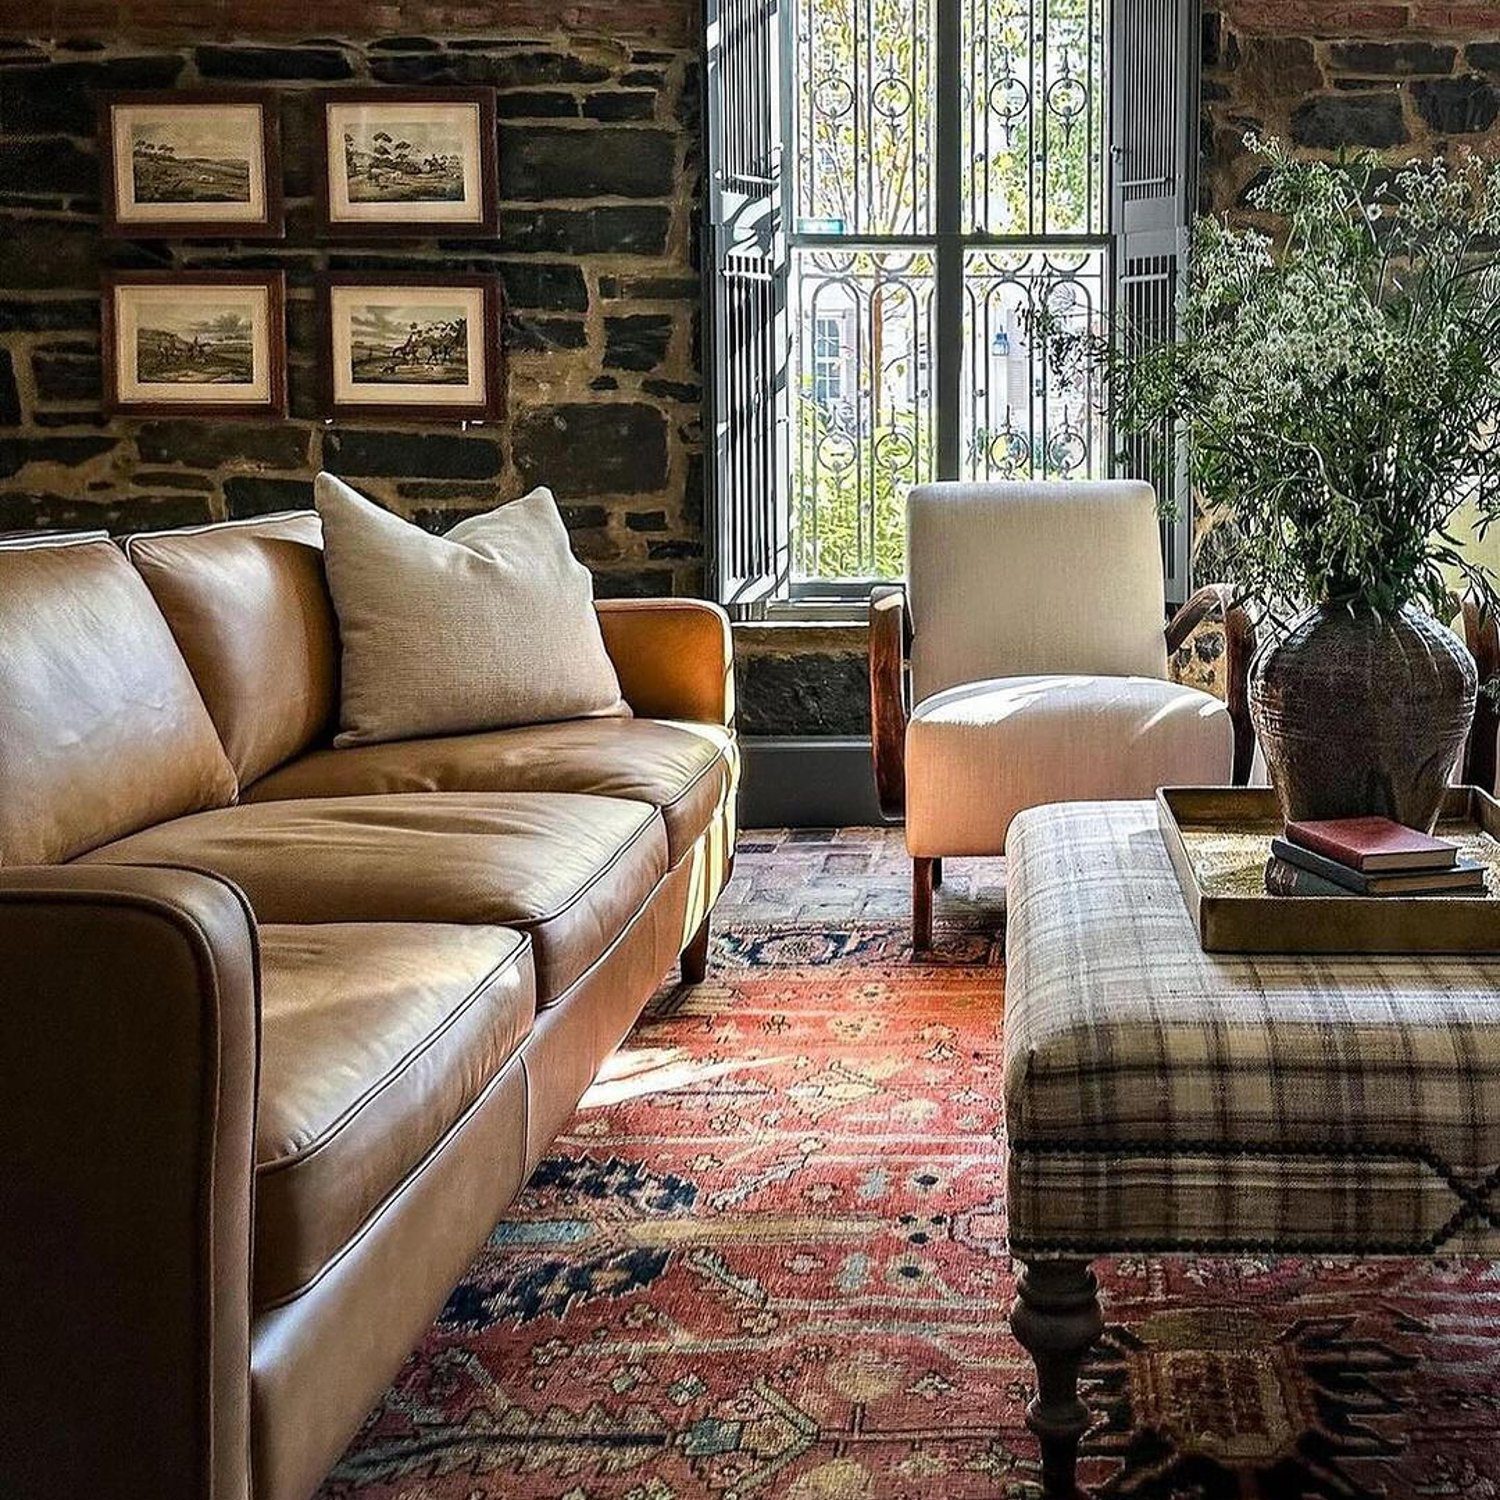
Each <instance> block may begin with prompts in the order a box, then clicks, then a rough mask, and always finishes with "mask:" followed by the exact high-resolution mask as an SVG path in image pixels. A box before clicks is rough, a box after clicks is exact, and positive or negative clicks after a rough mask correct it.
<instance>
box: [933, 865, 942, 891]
mask: <svg viewBox="0 0 1500 1500" xmlns="http://www.w3.org/2000/svg"><path fill="white" fill-rule="evenodd" d="M942 884H943V862H942V860H940V859H935V860H933V862H932V888H933V890H935V891H936V890H940V889H941V888H942Z"/></svg>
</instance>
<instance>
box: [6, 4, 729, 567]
mask: <svg viewBox="0 0 1500 1500" xmlns="http://www.w3.org/2000/svg"><path fill="white" fill-rule="evenodd" d="M138 9H140V8H137V7H132V11H131V14H132V22H131V25H132V31H131V33H129V34H128V37H123V38H122V37H121V36H120V35H111V34H105V35H103V36H100V35H97V34H95V35H92V36H82V37H80V36H69V37H66V38H65V39H62V40H56V41H31V42H24V41H6V42H4V43H0V530H4V529H10V528H32V527H83V526H107V527H109V528H110V529H112V530H116V531H120V530H128V529H132V528H143V527H161V526H172V525H179V524H184V523H190V522H199V521H205V520H209V519H215V518H220V517H224V516H246V515H254V514H257V513H262V512H265V511H271V510H282V509H286V508H288V507H293V506H301V505H305V504H307V503H308V501H309V498H310V494H311V476H312V475H313V474H314V473H316V472H317V470H318V469H319V468H320V467H325V466H326V467H327V468H329V469H332V470H335V471H337V472H338V473H341V474H344V475H346V476H348V477H349V478H351V479H352V480H354V481H355V482H356V483H357V484H358V485H359V486H360V487H361V488H363V489H365V490H367V491H368V492H369V493H371V494H372V495H374V496H376V497H378V498H379V499H381V500H382V501H384V502H386V503H388V504H389V505H391V506H392V507H393V508H395V509H397V510H398V511H400V512H402V513H403V514H406V515H408V516H411V517H412V518H413V519H415V520H417V521H419V522H421V523H422V524H424V525H428V526H441V525H445V524H448V523H449V522H450V521H451V520H452V519H453V518H454V517H456V516H457V515H459V514H462V513H464V512H465V511H471V510H475V509H483V508H486V507H488V506H491V505H493V504H495V503H496V500H497V498H503V497H505V496H513V495H516V494H519V493H521V492H522V491H523V490H524V489H526V488H529V487H530V486H531V485H533V484H536V483H546V484H549V485H551V486H552V487H553V489H554V490H555V491H556V493H557V495H558V498H559V501H560V502H561V503H562V505H563V508H564V514H565V516H566V518H567V521H568V525H569V528H570V530H571V532H572V536H573V542H574V546H575V548H576V550H577V551H578V553H579V555H580V556H581V557H582V558H584V560H585V561H587V562H588V563H589V565H590V566H591V567H592V568H593V569H594V570H595V572H596V575H597V578H598V584H599V589H600V592H601V593H605V594H624V593H642V594H665V593H694V592H699V591H701V587H702V558H703V544H702V491H703V467H702V442H701V431H700V418H701V382H700V378H699V372H698V337H699V330H698V308H699V287H698V279H697V272H696V269H695V251H694V241H695V223H694V219H695V211H696V203H697V180H698V158H699V124H698V114H699V80H698V52H697V44H696V42H695V41H694V40H693V39H692V36H691V34H690V33H689V32H688V31H687V30H686V29H685V28H675V29H674V32H680V33H681V34H675V39H674V40H671V41H663V40H661V39H659V38H658V37H656V36H651V35H646V36H645V37H644V38H643V39H636V38H632V37H626V36H620V35H602V34H582V33H577V32H569V33H560V32H559V31H558V30H557V29H556V25H557V22H556V20H555V19H554V20H553V22H552V25H551V26H549V27H548V28H546V29H543V28H541V27H533V28H531V29H527V28H525V27H522V26H516V27H514V28H513V29H512V30H510V31H507V32H505V33H504V34H498V35H497V34H486V35H460V36H444V37H438V38H434V37H430V36H420V35H415V34H410V33H403V34H401V35H393V36H386V37H377V38H373V39H366V40H363V41H355V40H350V39H341V38H336V37H334V38H326V39H324V38H320V39H318V40H316V41H299V42H295V43H288V42H283V41H280V40H268V39H260V40H257V41H255V42H250V41H243V40H240V41H233V42H228V41H216V40H194V41H176V42H171V43H163V42H156V41H151V42H149V43H148V42H144V41H141V40H138V39H137V34H136V31H135V25H136V22H135V17H136V13H137V10H138ZM366 9H371V10H375V11H377V12H378V10H379V9H380V8H379V7H368V8H366ZM509 9H510V10H511V11H512V12H516V11H519V10H521V9H523V8H522V7H519V6H515V5H512V6H510V7H509ZM620 9H621V11H622V12H623V11H624V10H626V9H628V7H621V8H620ZM652 9H653V8H652V7H647V8H646V11H647V12H648V13H649V12H650V11H651V10H652ZM654 9H655V10H656V11H658V12H660V11H664V10H665V9H667V7H664V6H658V7H654ZM592 10H593V11H594V12H598V10H599V7H598V6H594V7H592ZM144 11H145V17H144V19H143V20H142V22H141V25H142V27H143V28H144V30H145V31H148V32H149V31H152V30H154V29H155V28H154V27H153V25H152V24H151V18H152V16H153V15H155V14H156V11H157V8H155V7H150V6H147V7H144ZM530 12H531V14H532V16H533V17H535V18H542V17H543V16H547V17H553V18H555V17H556V15H557V14H558V12H556V11H554V10H553V8H552V7H548V6H544V5H542V4H539V3H538V4H535V5H533V6H531V7H530ZM674 13H681V14H682V15H686V14H690V13H691V3H690V0H679V3H677V4H676V5H675V7H674ZM160 14H161V16H162V17H163V18H165V17H167V16H168V15H169V14H170V15H171V16H172V17H173V19H174V21H175V22H177V23H180V22H181V21H182V20H183V12H182V10H181V8H180V7H172V8H171V10H170V12H169V9H168V7H166V6H165V5H163V6H161V7H160ZM398 19H400V18H399V17H398ZM595 19H597V16H596V17H595ZM641 19H642V22H645V21H646V20H648V19H649V16H648V15H647V14H643V16H642V18H641ZM189 24H190V23H189ZM647 29H648V30H650V29H653V28H650V27H648V28H647ZM654 29H658V30H659V29H660V28H659V27H658V28H654ZM209 34H210V35H211V34H212V33H209ZM302 34H303V33H299V35H302ZM229 83H240V84H254V85H257V86H268V87H271V88H273V89H275V90H276V92H277V93H278V95H279V97H280V103H281V109H282V120H281V124H282V155H283V160H284V175H285V182H286V190H287V198H288V212H287V236H286V239H285V240H284V241H264V240H262V241H253V240H246V241H241V242H236V241H232V240H220V241H193V242H188V241H182V240H173V241H169V242H163V241H140V242H133V241H119V240H105V239H103V238H102V237H101V235H100V233H99V218H98V214H99V163H98V156H97V150H96V141H95V138H94V137H95V125H94V110H95V96H96V93H97V92H98V91H99V90H102V89H125V88H143V89H158V88H160V89H168V88H182V87H189V86H193V85H195V84H229ZM341 83H349V84H353V85H361V86H369V85H370V84H371V83H390V84H424V85H426V84H432V85H436V86H441V85H443V84H447V83H453V84H491V85H494V86H495V87H496V89H497V91H498V94H497V98H498V115H499V137H500V139H499V161H500V195H501V205H500V230H499V234H498V236H497V237H496V239H495V240H494V241H493V242H492V243H490V242H486V243H476V242H474V241H456V240H455V241H451V242H448V243H447V244H445V243H443V242H442V241H441V240H426V241H411V242H393V241H383V242H382V241H372V242H371V243H370V245H368V246H364V245H360V244H358V243H357V242H349V241H342V242H340V243H339V244H338V245H336V246H329V245H327V244H320V243H319V240H318V237H317V234H316V230H315V227H314V223H313V203H312V192H313V163H314V161H315V159H316V152H317V150H318V128H319V121H318V119H317V117H316V116H317V111H316V110H315V108H314V101H313V98H312V91H313V90H314V89H316V88H321V87H326V86H337V85H339V84H341ZM106 267H114V268H123V269H171V268H180V269H183V270H193V269H200V268H204V269H206V268H236V267H238V268H271V267H279V268H282V269H284V270H285V271H286V273H287V279H288V298H289V307H288V318H287V324H288V338H289V350H290V402H291V418H290V420H288V421H222V422H206V421H191V420H180V419H172V420H163V419H150V420H145V419H128V420H127V419H116V420H112V421H107V420H105V419H104V418H103V417H102V415H101V412H100V365H99V331H98V322H99V296H98V285H99V274H100V271H101V270H102V269H104V268H106ZM428 267H431V268H437V267H442V268H444V269H447V270H452V271H484V272H490V271H493V272H495V273H496V274H498V276H499V277H500V279H501V281H502V282H503V285H504V288H505V294H506V299H507V303H508V307H509V313H508V317H507V326H506V347H507V358H508V366H509V398H508V410H507V412H506V414H505V416H504V417H503V418H502V419H501V420H500V421H498V422H495V423H492V424H488V425H485V426H483V427H478V426H473V425H471V426H470V427H469V428H468V429H467V430H461V429H460V428H459V427H458V426H457V425H456V424H450V425H443V424H439V423H427V424H420V425H419V424H415V423H410V422H375V421H369V420H364V419H361V420H358V421H353V420H349V421H340V422H338V423H333V424H330V423H326V422H325V421H324V419H323V415H322V413H321V410H320V405H319V394H318V392H319V373H320V372H319V370H318V368H317V352H316V348H315V344H316V317H315V303H314V286H315V277H316V275H317V273H318V272H319V271H321V270H325V269H328V270H365V271H379V270H389V271H393V272H396V271H414V270H421V269H423V268H428Z"/></svg>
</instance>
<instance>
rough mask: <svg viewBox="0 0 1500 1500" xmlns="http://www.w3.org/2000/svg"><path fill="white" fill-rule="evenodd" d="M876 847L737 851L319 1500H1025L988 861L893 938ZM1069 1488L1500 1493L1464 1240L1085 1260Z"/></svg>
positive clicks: (902, 869)
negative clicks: (702, 948) (1095, 1314)
mask: <svg viewBox="0 0 1500 1500" xmlns="http://www.w3.org/2000/svg"><path fill="white" fill-rule="evenodd" d="M906 879H907V874H906V866H905V863H904V860H903V858H902V855H901V851H900V845H899V841H898V839H896V838H893V837H892V836H891V835H889V834H886V833H877V832H872V831H869V830H864V831H860V830H846V831H841V832H839V833H838V834H836V835H834V834H817V833H802V834H797V835H763V834H753V835H749V836H747V837H746V839H745V840H744V841H743V844H742V852H741V856H740V861H739V865H738V868H737V873H736V876H735V883H734V885H733V887H732V888H731V890H730V892H729V893H727V898H726V901H725V903H724V906H723V908H722V913H721V918H722V920H721V922H720V924H719V928H718V933H717V936H716V939H715V953H714V966H713V970H712V973H711V976H710V980H709V982H708V983H706V984H704V985H701V986H698V987H697V988H694V989H681V988H672V987H669V988H666V989H664V990H663V991H662V993H661V994H660V995H659V996H658V997H657V999H656V1001H655V1002H654V1003H653V1006H652V1008H651V1010H650V1012H649V1013H648V1015H647V1017H646V1018H645V1019H644V1020H643V1021H642V1023H641V1024H640V1025H639V1026H638V1027H637V1028H636V1030H635V1032H634V1034H633V1035H632V1036H631V1038H630V1039H629V1041H628V1042H627V1044H626V1046H625V1047H624V1048H623V1049H622V1050H621V1052H620V1053H619V1055H618V1056H617V1057H616V1058H615V1059H614V1060H613V1062H612V1064H611V1065H610V1067H609V1068H608V1070H607V1072H606V1073H605V1075H604V1077H603V1078H602V1079H601V1080H600V1082H599V1083H598V1084H597V1085H596V1086H595V1088H594V1089H593V1090H592V1091H591V1093H590V1095H589V1097H588V1098H587V1099H586V1101H585V1103H584V1107H583V1108H582V1109H581V1110H580V1111H579V1113H578V1114H577V1116H576V1117H575V1119H574V1120H573V1122H572V1124H571V1125H570V1127H569V1129H568V1131H567V1133H566V1134H565V1135H564V1136H563V1137H562V1138H561V1139H560V1140H559V1141H558V1142H557V1143H556V1145H555V1147H554V1149H553V1151H552V1153H551V1155H550V1156H549V1157H548V1158H547V1160H546V1161H545V1162H544V1163H543V1164H542V1166H541V1168H540V1169H539V1170H538V1172H537V1174H536V1176H535V1178H534V1179H533V1181H532V1182H531V1184H530V1185H529V1186H528V1188H527V1190H526V1192H525V1194H524V1195H523V1197H522V1198H521V1200H520V1201H519V1202H518V1203H517V1204H516V1205H515V1207H514V1208H513V1209H512V1211H511V1213H510V1214H509V1215H508V1216H507V1218H506V1220H505V1222H504V1223H502V1224H501V1225H500V1226H499V1227H498V1228H497V1229H496V1231H495V1233H494V1235H493V1236H492V1237H491V1240H490V1242H489V1244H488V1245H487V1246H486V1247H485V1248H484V1250H483V1251H482V1252H481V1253H480V1255H479V1257H478V1258H477V1260H476V1261H475V1263H474V1265H473V1266H472V1268H471V1269H470V1271H469V1272H468V1274H467V1275H466V1276H465V1277H464V1279H463V1281H462V1282H461V1284H460V1285H459V1286H458V1287H457V1288H456V1289H455V1291H454V1293H453V1295H452V1297H451V1298H450V1299H449V1301H448V1304H447V1306H446V1308H445V1309H444V1310H443V1313H442V1315H441V1316H440V1318H439V1319H438V1322H437V1324H436V1325H435V1327H434V1328H433V1329H432V1331H431V1333H430V1334H429V1336H428V1337H427V1339H426V1341H425V1342H424V1343H423V1344H422V1346H421V1347H420V1348H419V1349H418V1350H417V1351H416V1352H415V1353H414V1354H413V1355H412V1357H411V1358H410V1359H409V1360H408V1361H407V1363H406V1366H405V1367H404V1369H403V1370H402V1371H401V1373H400V1375H399V1377H398V1378H397V1380H396V1381H395V1383H394V1384H393V1386H392V1387H391V1389H390V1391H389V1392H388V1393H387V1394H386V1396H385V1397H384V1398H383V1400H382V1401H381V1403H380V1404H379V1406H378V1407H377V1409H376V1410H375V1411H374V1412H373V1413H372V1414H371V1417H370V1419H369V1421H368V1422H367V1424H366V1426H365V1428H364V1430H363V1431H362V1432H361V1434H360V1435H359V1437H358V1438H357V1439H356V1440H355V1442H354V1443H353V1444H352V1445H351V1447H350V1449H349V1451H348V1453H347V1454H346V1455H345V1457H344V1459H343V1461H342V1462H341V1464H340V1465H339V1467H338V1468H337V1470H336V1471H335V1472H334V1474H333V1475H332V1476H331V1477H330V1479H329V1480H328V1482H327V1483H326V1485H325V1486H324V1489H323V1491H322V1492H321V1500H355V1497H358V1500H512V1497H514V1500H694V1497H700V1496H701V1497H712V1500H761V1497H788V1500H907V1497H911V1500H916V1497H926V1496H941V1497H943V1500H979V1497H1005V1500H1033V1497H1035V1496H1036V1495H1037V1493H1038V1487H1037V1472H1036V1464H1035V1447H1034V1444H1033V1442H1032V1441H1031V1439H1030V1438H1029V1436H1028V1435H1027V1433H1026V1431H1025V1428H1024V1424H1023V1420H1022V1412H1023V1409H1024V1406H1025V1402H1026V1399H1027V1397H1028V1395H1029V1392H1030V1383H1031V1373H1030V1369H1029V1365H1028V1363H1027V1361H1026V1358H1025V1356H1024V1355H1023V1353H1022V1351H1021V1350H1020V1348H1019V1346H1018V1345H1017V1344H1016V1343H1015V1341H1014V1339H1012V1337H1011V1335H1010V1332H1009V1329H1008V1326H1007V1322H1006V1309H1007V1308H1008V1306H1009V1304H1010V1300H1011V1295H1012V1286H1013V1276H1012V1268H1011V1265H1010V1263H1009V1261H1008V1259H1007V1254H1006V1239H1005V1204H1004V1197H1003V1192H1002V1188H1003V1182H1004V1136H1003V1127H1002V1120H1001V1116H1000V1111H999V1108H998V1099H999V1087H1000V1027H1001V1023H1002V1012H1003V989H1004V975H1003V968H1002V964H1001V949H1002V943H1001V939H1000V937H999V930H1000V927H1001V925H1002V923H1003V915H1004V913H1003V897H1002V895H1001V886H1000V884H999V880H1000V875H999V872H998V870H997V867H996V866H995V865H993V864H985V863H984V862H978V861H976V862H973V864H972V868H969V867H967V865H966V867H965V868H964V869H963V870H960V869H958V868H955V869H954V870H952V871H950V872H949V880H948V884H947V886H946V887H945V890H944V892H943V894H942V895H941V896H940V898H939V903H938V910H939V942H940V946H941V957H940V958H939V959H938V960H936V961H934V962H932V963H929V964H921V965H913V964H912V963H911V962H910V958H909V954H908V952H907V951H906V948H905V941H906V939H905V933H906V927H905V909H906V908H905V901H906V896H905V889H906V886H905V882H906ZM1100 1271H1101V1280H1102V1282H1103V1285H1104V1292H1105V1316H1106V1320H1107V1323H1108V1330H1107V1333H1106V1336H1105V1339H1104V1342H1103V1344H1102V1346H1101V1348H1100V1349H1099V1350H1098V1351H1097V1353H1096V1354H1095V1356H1094V1357H1093V1359H1092V1360H1091V1362H1090V1364H1089V1366H1088V1368H1087V1371H1086V1380H1087V1385H1088V1396H1089V1399H1090V1401H1091V1404H1092V1407H1093V1409H1094V1410H1095V1412H1096V1413H1097V1414H1098V1419H1099V1420H1098V1422H1097V1425H1096V1426H1095V1428H1094V1429H1093V1431H1092V1432H1091V1434H1090V1436H1089V1438H1088V1440H1087V1442H1086V1446H1085V1461H1084V1464H1083V1466H1082V1468H1083V1478H1084V1480H1085V1481H1086V1483H1087V1484H1088V1486H1089V1487H1090V1490H1091V1492H1093V1491H1094V1490H1095V1489H1097V1492H1098V1493H1100V1494H1101V1495H1105V1496H1110V1497H1133V1500H1134V1497H1139V1500H1376V1497H1379V1500H1403V1497H1408V1496H1410V1497H1423V1500H1428V1497H1463V1500H1500V1337H1497V1335H1496V1330H1497V1324H1500V1316H1497V1314H1500V1276H1497V1268H1496V1267H1495V1266H1493V1265H1491V1264H1490V1263H1489V1262H1486V1261H1477V1260H1465V1259H1449V1260H1442V1261H1436V1262H1418V1261H1407V1260H1394V1261H1379V1262H1368V1263H1365V1264H1360V1265H1355V1264H1351V1263H1348V1262H1339V1261H1322V1260H1312V1259H1295V1260H1293V1259H1280V1260H1273V1259H1268V1258H1262V1257H1254V1256H1245V1257H1239V1258H1235V1259H1229V1260H1219V1261H1207V1260H1194V1261H1175V1260H1163V1259H1152V1258H1139V1257H1127V1258H1120V1259H1116V1260H1111V1261H1106V1262H1103V1263H1101V1266H1100Z"/></svg>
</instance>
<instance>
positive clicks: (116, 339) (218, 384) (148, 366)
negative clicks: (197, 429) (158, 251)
mask: <svg viewBox="0 0 1500 1500" xmlns="http://www.w3.org/2000/svg"><path fill="white" fill-rule="evenodd" d="M103 353H104V392H105V406H106V408H107V410H109V411H111V412H117V413H120V414H122V415H141V416H190V415H196V416H209V415H241V416H242V415H252V414H260V415H264V416H284V415H285V413H286V286H285V281H284V278H283V276H282V273H281V272H280V271H266V272H239V271H198V272H175V271H162V272H158V271H135V272H128V273H127V272H121V273H119V274H118V275H115V276H109V277H106V278H105V282H104V320H103Z"/></svg>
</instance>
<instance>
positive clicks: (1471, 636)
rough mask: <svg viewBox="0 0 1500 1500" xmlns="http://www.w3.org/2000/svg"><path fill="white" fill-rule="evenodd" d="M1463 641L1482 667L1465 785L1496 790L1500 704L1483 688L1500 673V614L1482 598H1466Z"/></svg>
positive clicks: (1468, 748)
mask: <svg viewBox="0 0 1500 1500" xmlns="http://www.w3.org/2000/svg"><path fill="white" fill-rule="evenodd" d="M1464 641H1465V642H1466V644H1467V645H1468V648H1469V651H1470V654H1471V655H1472V656H1473V658H1474V665H1475V666H1476V667H1478V668H1479V697H1478V699H1477V701H1476V702H1475V705H1474V723H1473V726H1472V728H1471V729H1470V730H1469V742H1468V744H1467V745H1466V746H1465V747H1464V769H1463V779H1464V785H1465V786H1477V787H1479V788H1480V789H1481V790H1482V791H1486V792H1493V791H1494V790H1495V770H1496V766H1495V761H1496V737H1497V735H1500V704H1497V703H1496V701H1495V699H1494V698H1493V697H1492V696H1491V695H1490V694H1489V693H1487V692H1485V691H1484V685H1485V684H1486V683H1487V682H1490V681H1491V680H1492V679H1493V678H1494V677H1495V676H1496V675H1497V674H1500V617H1497V616H1496V613H1495V611H1493V610H1489V609H1486V608H1485V607H1484V603H1483V601H1482V600H1479V599H1474V598H1465V600H1464Z"/></svg>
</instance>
